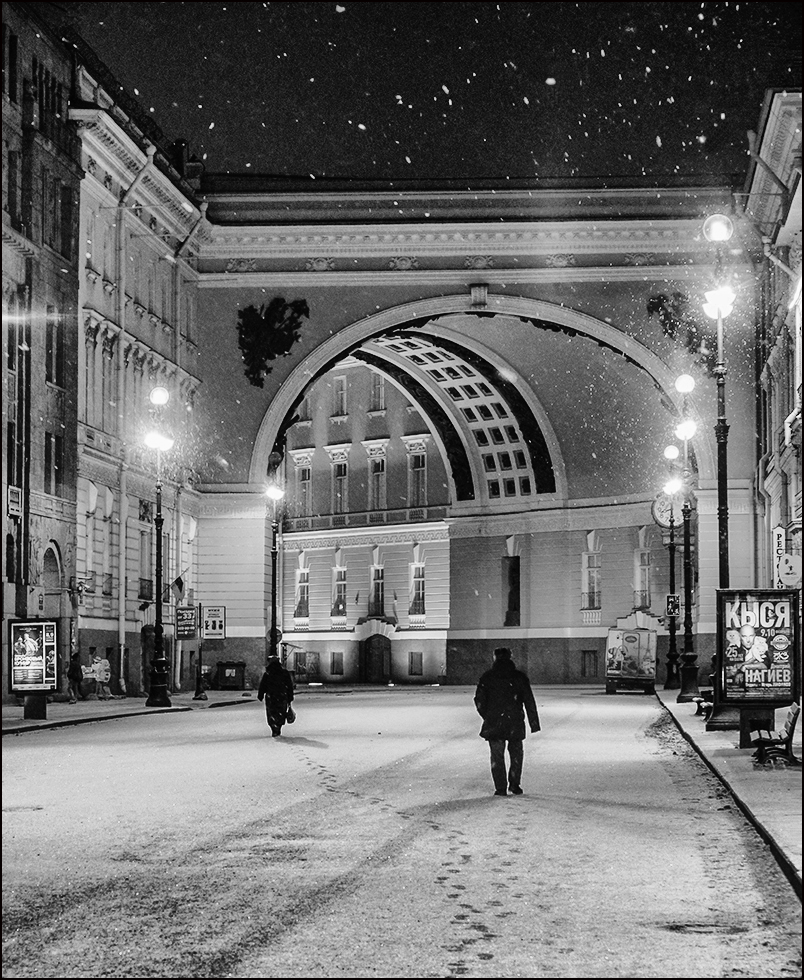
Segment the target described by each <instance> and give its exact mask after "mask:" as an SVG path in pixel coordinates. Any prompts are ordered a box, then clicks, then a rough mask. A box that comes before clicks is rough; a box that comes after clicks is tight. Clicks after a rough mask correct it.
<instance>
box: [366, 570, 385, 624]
mask: <svg viewBox="0 0 804 980" xmlns="http://www.w3.org/2000/svg"><path fill="white" fill-rule="evenodd" d="M368 614H369V616H384V615H385V569H384V568H383V567H382V566H381V565H374V566H373V567H372V569H371V597H370V598H369V611H368Z"/></svg>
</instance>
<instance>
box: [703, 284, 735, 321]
mask: <svg viewBox="0 0 804 980" xmlns="http://www.w3.org/2000/svg"><path fill="white" fill-rule="evenodd" d="M704 295H705V296H706V302H705V303H704V304H703V311H704V313H705V314H706V315H707V316H708V317H709V318H710V319H712V320H717V318H718V316H721V317H724V316H728V315H729V313H731V311H732V310H733V309H734V300H735V299H736V297H735V295H734V290H733V289H731V288H730V287H729V286H720V287H719V288H718V289H710V290H709V292H708V293H705V294H704Z"/></svg>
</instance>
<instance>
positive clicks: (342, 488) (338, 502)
mask: <svg viewBox="0 0 804 980" xmlns="http://www.w3.org/2000/svg"><path fill="white" fill-rule="evenodd" d="M348 478H349V470H348V466H347V464H346V463H334V464H333V467H332V513H333V514H345V513H346V511H347V508H348V503H349V502H348V499H347V492H348V489H349V488H348V482H347V481H348Z"/></svg>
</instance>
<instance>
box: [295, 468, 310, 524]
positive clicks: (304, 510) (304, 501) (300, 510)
mask: <svg viewBox="0 0 804 980" xmlns="http://www.w3.org/2000/svg"><path fill="white" fill-rule="evenodd" d="M296 511H297V514H298V516H299V517H309V516H310V515H311V514H312V512H313V484H312V480H311V473H310V467H309V466H299V467H297V469H296Z"/></svg>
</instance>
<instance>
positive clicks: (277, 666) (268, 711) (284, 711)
mask: <svg viewBox="0 0 804 980" xmlns="http://www.w3.org/2000/svg"><path fill="white" fill-rule="evenodd" d="M263 698H265V717H266V720H267V721H268V725H269V727H270V729H271V736H272V738H277V737H278V736H279V735H281V734H282V726H283V725H284V724H286V722H287V720H288V712H289V711H292V710H293V709H292V707H291V702H292V701H293V677H292V676H291V673H290V671H289V670H286V669H285V668H284V667H283V666H282V664H281V663H280V662H279V657H271V658H270V659H269V661H268V665H267V666H266V668H265V673H264V674H263V675H262V680H261V681H260V687H259V690H258V691H257V700H258V701H262V699H263Z"/></svg>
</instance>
